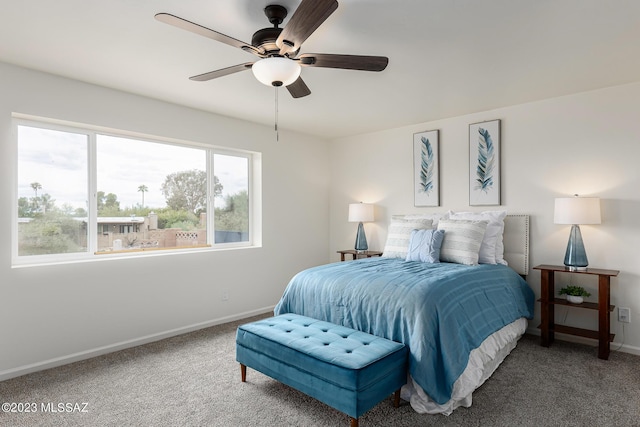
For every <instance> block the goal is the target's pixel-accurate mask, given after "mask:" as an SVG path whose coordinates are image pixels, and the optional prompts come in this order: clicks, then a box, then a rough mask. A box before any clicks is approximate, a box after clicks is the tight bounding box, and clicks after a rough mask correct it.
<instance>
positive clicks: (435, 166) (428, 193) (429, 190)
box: [413, 130, 440, 206]
mask: <svg viewBox="0 0 640 427" xmlns="http://www.w3.org/2000/svg"><path fill="white" fill-rule="evenodd" d="M439 146H440V134H439V131H438V130H428V131H423V132H417V133H414V134H413V194H414V205H415V206H440V160H439V148H440V147H439Z"/></svg>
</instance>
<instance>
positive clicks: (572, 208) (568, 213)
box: [553, 197, 602, 225]
mask: <svg viewBox="0 0 640 427" xmlns="http://www.w3.org/2000/svg"><path fill="white" fill-rule="evenodd" d="M601 221H602V219H601V217H600V199H599V198H598V197H560V198H557V199H556V203H555V209H554V213H553V222H554V223H555V224H577V225H580V224H600V223H601Z"/></svg>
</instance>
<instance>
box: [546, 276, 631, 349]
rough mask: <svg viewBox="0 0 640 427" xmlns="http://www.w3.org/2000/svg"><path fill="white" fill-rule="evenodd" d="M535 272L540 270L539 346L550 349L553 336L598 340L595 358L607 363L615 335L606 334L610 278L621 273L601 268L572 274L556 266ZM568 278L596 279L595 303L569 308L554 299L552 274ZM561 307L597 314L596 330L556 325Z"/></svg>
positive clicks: (566, 304)
mask: <svg viewBox="0 0 640 427" xmlns="http://www.w3.org/2000/svg"><path fill="white" fill-rule="evenodd" d="M533 269H534V270H540V293H541V298H540V299H539V300H538V301H540V307H541V311H542V313H541V319H542V323H541V324H540V326H539V328H540V331H541V334H540V338H541V339H540V344H541V345H542V346H544V347H549V346H550V345H551V344H552V343H553V340H554V333H555V332H560V333H563V334H571V335H577V336H580V337H586V338H592V339H596V340H598V358H600V359H604V360H607V359H608V358H609V343H610V342H611V341H613V337H614V336H615V335H614V334H611V333H610V332H609V330H610V327H611V312H612V311H613V309H614V308H615V306H613V305H610V304H609V300H610V289H609V288H610V283H611V277H615V276H617V275H618V273H620V272H619V271H618V270H604V269H600V268H588V269H586V270H584V271H571V270H569V269H567V268H566V267H564V266H559V265H539V266H537V267H533ZM557 272H561V273H567V274H591V275H594V276H598V302H597V303H593V302H583V303H582V304H571V303H569V302H567V300H565V299H560V298H556V297H555V295H556V294H555V287H554V284H555V273H557ZM556 305H564V306H568V307H574V308H586V309H589V310H598V330H597V331H591V330H588V329H582V328H574V327H571V326H564V325H556V324H555V320H554V315H555V306H556Z"/></svg>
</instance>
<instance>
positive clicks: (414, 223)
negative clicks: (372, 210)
mask: <svg viewBox="0 0 640 427" xmlns="http://www.w3.org/2000/svg"><path fill="white" fill-rule="evenodd" d="M432 224H433V223H432V222H431V220H430V219H411V220H409V219H396V218H391V224H389V231H388V232H387V242H386V243H385V245H384V252H382V256H383V257H386V258H402V259H406V258H407V253H408V252H409V240H411V231H413V230H423V229H431V226H432Z"/></svg>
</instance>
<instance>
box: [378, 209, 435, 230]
mask: <svg viewBox="0 0 640 427" xmlns="http://www.w3.org/2000/svg"><path fill="white" fill-rule="evenodd" d="M445 215H447V213H446V212H445V213H422V214H406V215H392V216H391V218H392V219H430V220H431V221H433V225H432V226H433V228H434V229H435V228H437V227H438V221H440V218H444V217H445Z"/></svg>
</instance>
